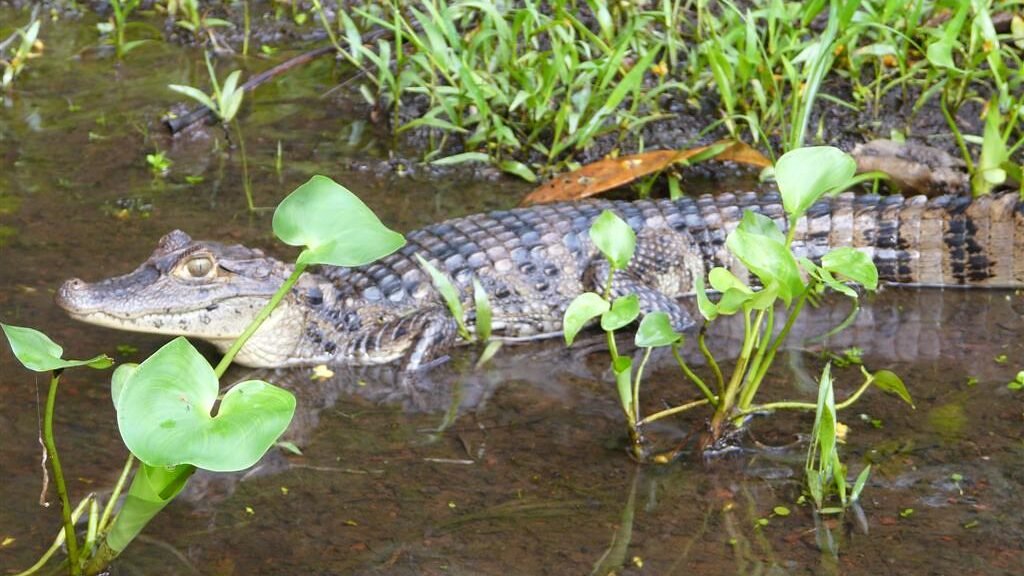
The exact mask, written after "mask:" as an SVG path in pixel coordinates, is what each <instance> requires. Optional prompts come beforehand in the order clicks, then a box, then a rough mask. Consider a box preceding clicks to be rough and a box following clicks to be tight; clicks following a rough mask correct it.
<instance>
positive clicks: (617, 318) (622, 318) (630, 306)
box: [601, 294, 640, 330]
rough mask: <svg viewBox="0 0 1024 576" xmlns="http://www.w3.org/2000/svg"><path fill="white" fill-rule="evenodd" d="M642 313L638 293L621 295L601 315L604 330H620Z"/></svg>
mask: <svg viewBox="0 0 1024 576" xmlns="http://www.w3.org/2000/svg"><path fill="white" fill-rule="evenodd" d="M639 315H640V299H639V298H637V295H636V294H630V295H629V296H621V297H619V298H616V299H615V301H614V302H612V307H611V308H610V309H608V311H607V312H605V313H604V314H602V315H601V329H602V330H618V329H619V328H622V327H623V326H626V325H627V324H629V323H630V322H632V321H633V320H636V318H637V316H639Z"/></svg>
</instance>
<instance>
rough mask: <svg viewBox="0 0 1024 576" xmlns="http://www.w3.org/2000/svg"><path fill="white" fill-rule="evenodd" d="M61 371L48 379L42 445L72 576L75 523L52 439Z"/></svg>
mask: <svg viewBox="0 0 1024 576" xmlns="http://www.w3.org/2000/svg"><path fill="white" fill-rule="evenodd" d="M61 372H62V370H54V371H53V375H52V376H51V377H50V391H49V393H48V394H47V395H46V413H45V414H44V416H43V444H44V445H45V446H46V452H47V454H49V455H50V468H51V469H52V470H53V479H54V484H56V486H57V495H58V496H59V497H60V512H61V516H63V519H64V539H65V541H66V542H67V547H68V562H69V564H70V566H69V572H70V574H71V575H72V576H77V575H78V574H81V573H82V567H81V566H80V565H79V563H78V537H77V536H76V535H75V523H74V521H73V520H72V519H71V502H70V501H68V489H67V486H66V485H65V484H64V470H63V469H62V468H61V467H60V457H59V456H57V443H56V442H55V441H54V439H53V409H54V405H55V404H56V403H57V385H58V384H60V373H61Z"/></svg>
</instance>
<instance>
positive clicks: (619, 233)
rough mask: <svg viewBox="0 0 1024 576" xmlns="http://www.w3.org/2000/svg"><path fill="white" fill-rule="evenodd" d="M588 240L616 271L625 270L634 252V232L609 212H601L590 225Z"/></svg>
mask: <svg viewBox="0 0 1024 576" xmlns="http://www.w3.org/2000/svg"><path fill="white" fill-rule="evenodd" d="M590 239H591V240H593V242H594V245H595V246H597V249H598V250H600V251H601V253H602V254H604V257H605V258H607V259H608V262H609V263H610V264H611V265H612V268H614V269H616V270H622V269H623V268H625V267H626V265H628V264H629V259H630V258H632V257H633V251H634V250H636V232H633V229H632V228H630V227H629V224H626V222H625V221H624V220H623V219H622V218H619V216H618V215H616V214H615V213H614V212H612V211H610V210H605V211H604V212H601V215H600V216H598V217H597V219H596V220H594V223H593V224H591V225H590Z"/></svg>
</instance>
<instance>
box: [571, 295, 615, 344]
mask: <svg viewBox="0 0 1024 576" xmlns="http://www.w3.org/2000/svg"><path fill="white" fill-rule="evenodd" d="M608 308H610V305H609V304H608V301H607V300H605V299H604V298H601V297H600V296H599V295H597V294H595V293H593V292H584V293H583V294H580V295H579V296H577V297H576V298H575V299H574V300H573V301H572V302H570V303H569V307H568V308H566V309H565V315H564V316H563V317H562V331H563V332H564V333H565V344H566V346H572V341H573V340H575V339H576V335H577V334H579V332H580V330H582V329H583V326H585V325H586V324H587V322H590V321H591V320H593V319H594V318H597V317H598V316H600V315H601V314H604V313H605V312H606V311H607V310H608Z"/></svg>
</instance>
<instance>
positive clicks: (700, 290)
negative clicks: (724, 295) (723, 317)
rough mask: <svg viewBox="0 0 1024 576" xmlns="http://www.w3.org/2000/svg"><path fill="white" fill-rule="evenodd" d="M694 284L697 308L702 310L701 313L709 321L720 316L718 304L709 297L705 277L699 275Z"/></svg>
mask: <svg viewBox="0 0 1024 576" xmlns="http://www.w3.org/2000/svg"><path fill="white" fill-rule="evenodd" d="M694 285H695V286H694V288H695V289H696V290H695V292H696V294H697V309H698V310H700V315H701V316H703V317H704V319H705V320H707V321H708V322H711V321H712V320H714V319H715V318H718V306H716V305H715V303H714V302H712V301H711V299H710V298H708V291H707V289H706V288H705V287H704V279H703V278H701V277H700V276H697V277H696V278H695V279H694Z"/></svg>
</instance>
